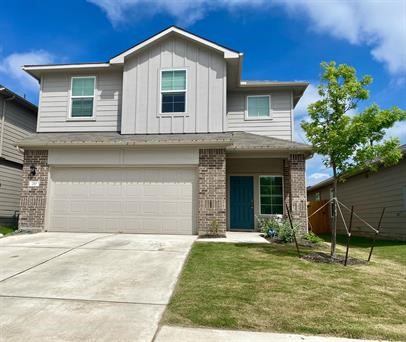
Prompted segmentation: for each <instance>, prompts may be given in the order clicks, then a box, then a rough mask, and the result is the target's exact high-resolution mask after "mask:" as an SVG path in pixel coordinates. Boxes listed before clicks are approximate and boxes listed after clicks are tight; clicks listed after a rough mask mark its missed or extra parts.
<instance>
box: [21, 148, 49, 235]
mask: <svg viewBox="0 0 406 342" xmlns="http://www.w3.org/2000/svg"><path fill="white" fill-rule="evenodd" d="M31 165H33V166H35V167H36V174H35V176H30V166H31ZM48 171H49V167H48V151H47V150H31V151H25V152H24V165H23V171H22V172H23V180H22V190H21V200H20V207H21V208H20V219H19V223H18V226H19V228H20V229H23V230H32V231H39V230H43V229H44V223H45V208H46V197H47V188H48ZM30 181H39V186H38V187H30V186H29V182H30Z"/></svg>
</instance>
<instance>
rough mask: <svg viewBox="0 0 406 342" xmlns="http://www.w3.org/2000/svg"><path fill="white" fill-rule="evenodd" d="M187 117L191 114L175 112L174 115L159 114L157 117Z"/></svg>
mask: <svg viewBox="0 0 406 342" xmlns="http://www.w3.org/2000/svg"><path fill="white" fill-rule="evenodd" d="M174 116H176V117H187V116H189V114H188V113H187V112H173V113H158V114H157V117H174Z"/></svg>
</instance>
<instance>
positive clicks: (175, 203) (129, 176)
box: [48, 167, 197, 234]
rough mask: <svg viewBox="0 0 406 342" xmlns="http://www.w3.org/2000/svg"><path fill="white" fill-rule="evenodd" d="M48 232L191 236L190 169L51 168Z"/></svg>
mask: <svg viewBox="0 0 406 342" xmlns="http://www.w3.org/2000/svg"><path fill="white" fill-rule="evenodd" d="M51 189H52V190H51V198H50V201H49V202H50V206H49V219H48V230H51V231H52V230H57V231H92V232H128V233H163V234H193V232H194V227H195V219H194V218H195V211H196V209H195V201H196V200H195V196H194V195H195V194H196V193H197V190H196V171H195V169H192V168H168V167H167V168H159V167H154V168H88V167H86V168H84V167H83V168H81V167H77V168H51Z"/></svg>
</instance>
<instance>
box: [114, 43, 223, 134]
mask: <svg viewBox="0 0 406 342" xmlns="http://www.w3.org/2000/svg"><path fill="white" fill-rule="evenodd" d="M171 68H184V69H186V72H187V93H186V113H185V114H170V113H165V114H160V111H161V110H160V109H161V108H160V97H161V93H160V72H161V70H162V69H171ZM123 75H124V76H123V89H124V91H123V116H122V133H124V134H133V133H195V132H202V133H204V132H223V131H225V125H226V123H225V108H226V85H227V83H226V62H225V60H224V57H223V56H222V55H221V54H219V53H217V52H213V51H212V50H210V49H207V48H205V47H201V46H199V45H197V44H196V43H192V42H190V41H188V40H186V39H184V38H175V37H169V38H166V39H165V40H162V41H159V42H157V43H156V44H154V45H152V46H150V47H148V48H147V49H146V50H144V51H142V52H140V54H137V55H135V56H133V57H130V58H129V59H128V60H126V62H125V65H124V74H123Z"/></svg>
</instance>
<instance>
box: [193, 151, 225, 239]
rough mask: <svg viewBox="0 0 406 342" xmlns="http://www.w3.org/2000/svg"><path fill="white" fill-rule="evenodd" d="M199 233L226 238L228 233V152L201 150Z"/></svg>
mask: <svg viewBox="0 0 406 342" xmlns="http://www.w3.org/2000/svg"><path fill="white" fill-rule="evenodd" d="M197 222H198V233H199V235H201V236H204V235H220V236H225V232H226V151H225V149H223V148H217V149H215V148H209V149H200V150H199V209H198V220H197Z"/></svg>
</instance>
